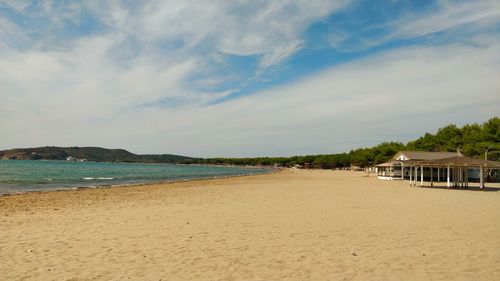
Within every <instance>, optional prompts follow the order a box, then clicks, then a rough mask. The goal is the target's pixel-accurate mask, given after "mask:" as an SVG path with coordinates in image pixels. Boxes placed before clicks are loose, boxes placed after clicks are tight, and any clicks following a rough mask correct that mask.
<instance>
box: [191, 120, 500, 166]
mask: <svg viewBox="0 0 500 281" xmlns="http://www.w3.org/2000/svg"><path fill="white" fill-rule="evenodd" d="M488 147H490V149H489V154H488V160H497V161H498V160H499V159H500V155H499V154H500V153H499V152H498V151H500V119H499V118H498V117H494V118H492V119H490V120H488V121H487V122H485V123H483V124H482V125H479V124H472V125H465V126H463V127H462V128H459V127H457V126H455V125H448V126H446V127H444V128H441V129H439V130H438V131H437V133H436V134H430V133H426V134H425V135H424V136H423V137H421V138H419V139H417V140H415V141H411V142H409V143H407V144H406V145H405V144H403V143H400V142H384V143H381V144H379V145H376V146H374V147H369V148H359V149H355V150H351V151H350V152H349V153H340V154H328V155H308V156H293V157H259V158H209V159H191V160H188V161H185V163H204V164H225V165H275V164H276V165H278V166H294V165H302V166H309V167H311V168H319V169H331V168H342V167H349V166H359V167H369V166H373V165H377V164H380V163H383V162H385V161H387V160H389V159H390V158H391V157H392V156H393V155H394V154H396V153H397V152H398V151H401V150H420V151H456V150H457V149H461V150H462V151H463V153H464V154H465V155H466V156H470V157H484V153H485V151H486V150H487V149H488Z"/></svg>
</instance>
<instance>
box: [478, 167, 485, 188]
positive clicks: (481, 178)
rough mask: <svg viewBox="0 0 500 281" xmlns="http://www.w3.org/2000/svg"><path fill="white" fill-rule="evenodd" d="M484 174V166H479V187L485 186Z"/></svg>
mask: <svg viewBox="0 0 500 281" xmlns="http://www.w3.org/2000/svg"><path fill="white" fill-rule="evenodd" d="M483 177H484V175H483V166H481V167H479V187H480V188H481V189H482V188H484V178H483Z"/></svg>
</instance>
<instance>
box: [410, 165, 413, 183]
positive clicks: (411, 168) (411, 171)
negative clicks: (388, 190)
mask: <svg viewBox="0 0 500 281" xmlns="http://www.w3.org/2000/svg"><path fill="white" fill-rule="evenodd" d="M412 174H413V167H412V166H410V186H411V185H412V184H413V181H412V180H413V178H412Z"/></svg>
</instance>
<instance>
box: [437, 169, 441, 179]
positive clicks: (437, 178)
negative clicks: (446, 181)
mask: <svg viewBox="0 0 500 281" xmlns="http://www.w3.org/2000/svg"><path fill="white" fill-rule="evenodd" d="M439 170H441V168H439V167H438V178H437V182H440V181H441V177H440V176H439Z"/></svg>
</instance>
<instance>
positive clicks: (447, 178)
mask: <svg viewBox="0 0 500 281" xmlns="http://www.w3.org/2000/svg"><path fill="white" fill-rule="evenodd" d="M447 170H448V173H447V174H446V181H447V183H446V186H447V187H448V188H450V165H448V166H447Z"/></svg>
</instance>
